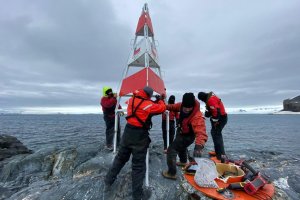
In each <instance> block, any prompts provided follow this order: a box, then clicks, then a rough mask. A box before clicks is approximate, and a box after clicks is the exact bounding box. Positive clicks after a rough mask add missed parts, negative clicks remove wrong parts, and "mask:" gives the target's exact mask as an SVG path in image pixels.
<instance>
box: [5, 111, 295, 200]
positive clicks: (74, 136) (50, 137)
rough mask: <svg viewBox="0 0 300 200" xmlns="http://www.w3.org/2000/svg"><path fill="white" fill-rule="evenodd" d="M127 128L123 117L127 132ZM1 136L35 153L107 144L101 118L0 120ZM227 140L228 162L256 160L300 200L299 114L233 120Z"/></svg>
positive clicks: (155, 132)
mask: <svg viewBox="0 0 300 200" xmlns="http://www.w3.org/2000/svg"><path fill="white" fill-rule="evenodd" d="M160 121H161V118H160V116H156V117H154V118H153V124H154V126H153V129H152V130H151V132H150V137H151V139H152V143H158V144H162V133H161V125H160ZM125 123H126V121H125V119H124V117H122V118H121V124H122V126H123V127H124V126H125ZM206 126H207V133H208V136H209V140H208V141H207V144H206V147H205V150H206V151H209V150H213V143H212V140H211V136H210V122H209V120H206ZM0 134H8V135H12V136H15V137H17V138H18V139H19V140H20V141H21V142H22V143H23V144H25V145H26V146H27V147H28V148H30V149H32V150H33V151H37V150H39V149H43V148H47V147H53V146H56V147H58V148H62V147H68V146H78V145H85V146H93V145H104V143H105V124H104V121H103V116H102V115H64V114H57V115H0ZM223 138H224V143H225V150H226V152H227V154H228V156H229V157H230V158H232V159H246V160H250V161H252V164H254V167H255V168H256V169H257V170H261V171H264V172H265V173H267V174H268V175H270V177H271V179H272V180H273V183H274V184H275V185H276V186H277V187H279V188H281V189H282V190H284V191H285V192H286V193H287V194H288V196H289V197H290V198H291V199H300V167H299V166H300V145H299V143H300V115H255V114H252V115H247V114H242V115H229V120H228V124H227V126H226V127H225V128H224V130H223ZM192 148H193V147H191V149H192Z"/></svg>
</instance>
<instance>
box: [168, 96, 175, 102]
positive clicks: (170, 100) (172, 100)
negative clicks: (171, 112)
mask: <svg viewBox="0 0 300 200" xmlns="http://www.w3.org/2000/svg"><path fill="white" fill-rule="evenodd" d="M174 103H175V96H174V95H171V96H170V97H169V99H168V104H174Z"/></svg>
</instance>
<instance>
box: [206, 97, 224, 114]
mask: <svg viewBox="0 0 300 200" xmlns="http://www.w3.org/2000/svg"><path fill="white" fill-rule="evenodd" d="M206 109H207V110H208V111H210V113H211V116H212V117H213V118H215V119H219V117H220V116H221V115H226V114H227V113H226V111H225V107H224V105H223V103H222V101H221V99H220V98H219V97H217V96H216V95H215V94H214V93H210V94H209V96H208V99H207V101H206Z"/></svg>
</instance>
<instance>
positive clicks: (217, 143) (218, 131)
mask: <svg viewBox="0 0 300 200" xmlns="http://www.w3.org/2000/svg"><path fill="white" fill-rule="evenodd" d="M227 120H228V118H227V115H225V116H221V117H220V119H219V123H218V124H217V125H216V126H215V125H214V123H213V122H212V121H211V136H212V139H213V142H214V147H215V152H216V154H217V158H218V159H221V155H225V149H224V142H223V136H222V130H223V128H224V127H225V125H226V124H227Z"/></svg>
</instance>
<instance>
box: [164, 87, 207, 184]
mask: <svg viewBox="0 0 300 200" xmlns="http://www.w3.org/2000/svg"><path fill="white" fill-rule="evenodd" d="M167 110H170V111H175V112H180V114H179V123H178V128H177V132H176V137H175V140H174V141H173V142H172V143H171V145H170V146H169V148H168V150H167V165H168V170H165V171H163V172H162V176H163V177H164V178H169V179H176V165H178V166H184V165H185V164H186V163H187V148H188V147H189V146H190V145H191V144H192V143H193V142H194V141H195V147H194V153H193V155H194V157H201V156H202V149H203V148H204V145H205V143H206V141H207V134H206V127H205V121H204V119H203V117H202V113H201V112H200V103H199V102H198V101H197V100H195V96H194V94H193V93H185V94H184V95H183V98H182V103H181V102H180V103H176V104H168V105H167ZM177 154H178V156H179V159H180V162H178V163H176V157H177Z"/></svg>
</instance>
